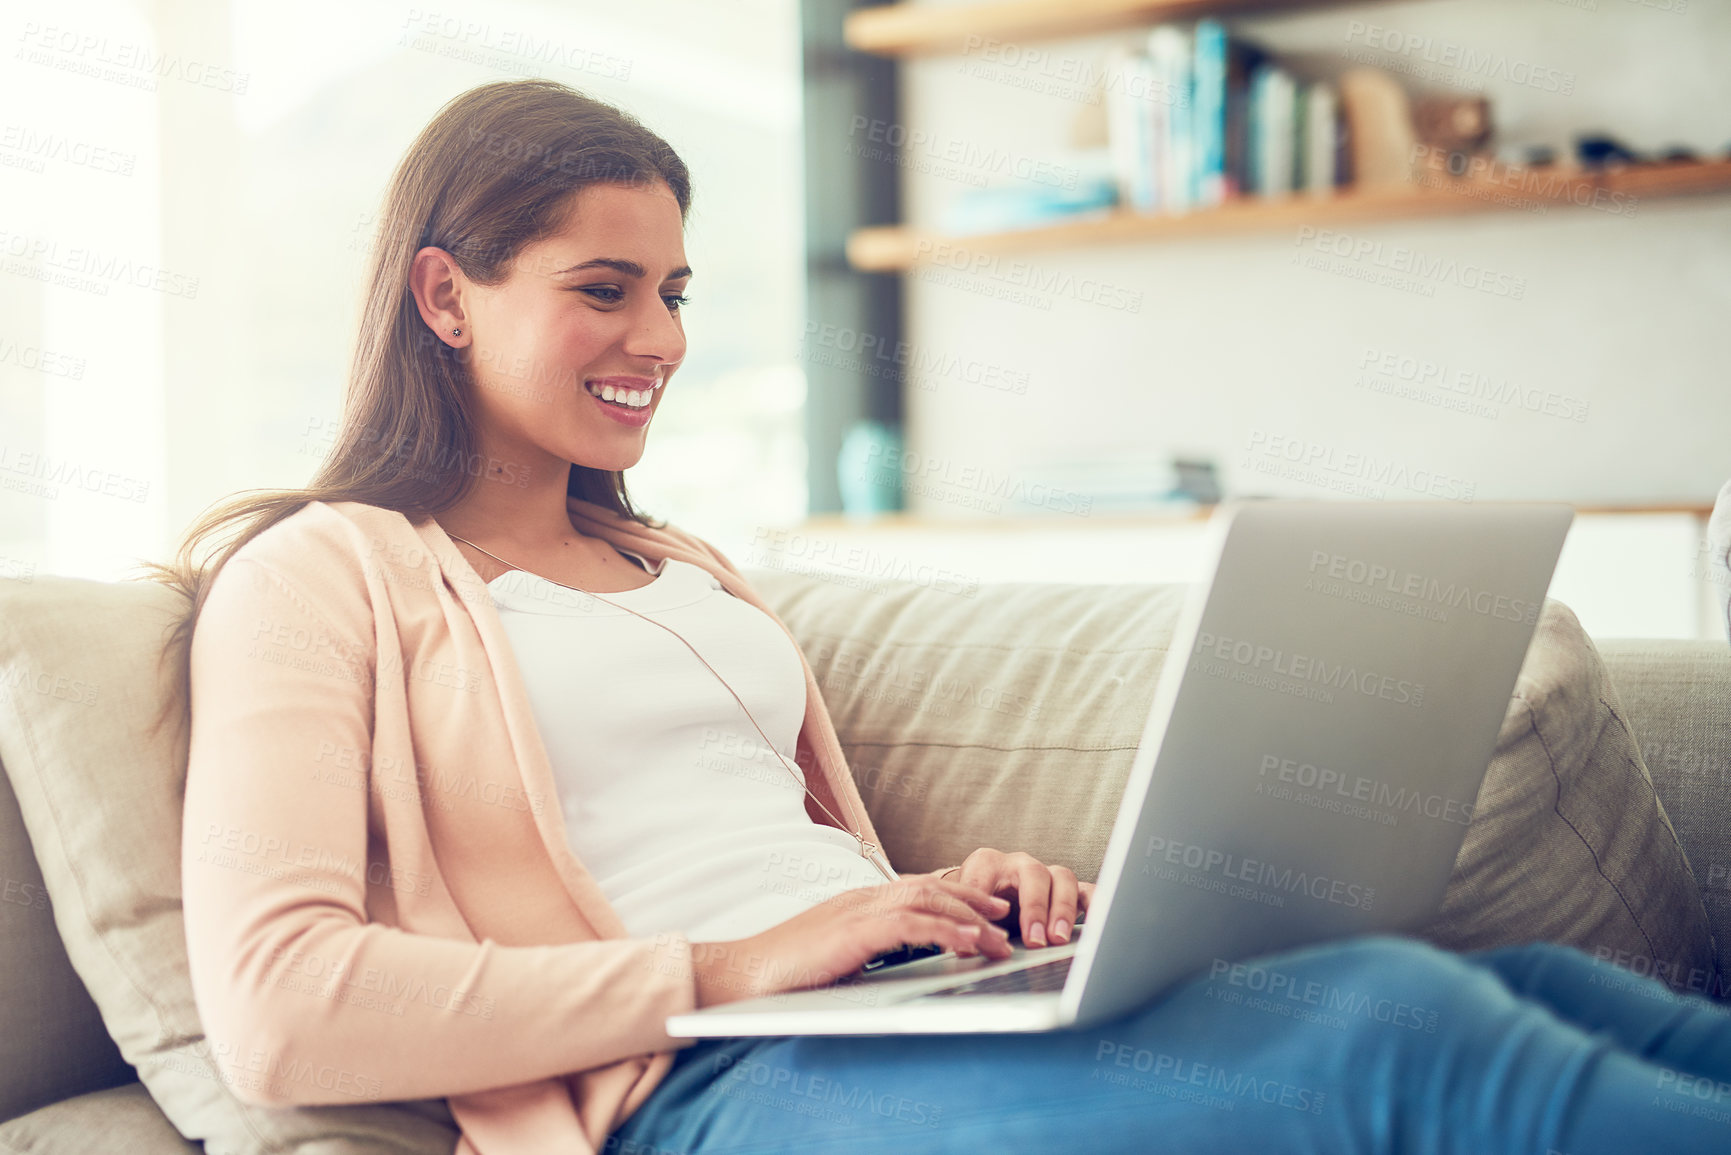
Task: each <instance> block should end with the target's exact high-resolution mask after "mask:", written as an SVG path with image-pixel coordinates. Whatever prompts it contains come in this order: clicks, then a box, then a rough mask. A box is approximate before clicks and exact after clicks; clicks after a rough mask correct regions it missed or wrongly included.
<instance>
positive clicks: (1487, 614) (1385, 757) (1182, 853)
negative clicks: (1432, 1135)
mask: <svg viewBox="0 0 1731 1155" xmlns="http://www.w3.org/2000/svg"><path fill="white" fill-rule="evenodd" d="M1573 516H1574V514H1573V511H1572V510H1571V509H1569V508H1568V507H1567V506H1562V505H1528V504H1520V505H1516V504H1506V505H1505V504H1495V505H1486V504H1478V505H1461V504H1455V503H1443V502H1437V503H1410V504H1408V503H1360V502H1332V501H1320V502H1300V501H1274V502H1266V503H1232V504H1229V505H1226V506H1223V507H1221V508H1220V509H1219V510H1218V511H1217V512H1216V514H1215V516H1214V519H1213V521H1212V522H1211V524H1210V527H1209V538H1208V541H1209V555H1208V556H1209V559H1210V561H1209V563H1208V564H1207V565H1206V566H1205V572H1204V576H1203V579H1202V581H1201V582H1200V583H1199V584H1198V585H1196V586H1195V587H1193V589H1192V591H1191V596H1190V598H1189V600H1188V601H1187V603H1186V606H1185V609H1184V611H1183V613H1182V614H1181V616H1180V619H1179V622H1178V624H1177V627H1176V630H1175V633H1174V635H1173V639H1172V646H1171V650H1170V651H1169V653H1168V655H1167V660H1166V664H1165V666H1164V667H1163V669H1162V673H1161V676H1160V680H1159V683H1158V685H1157V687H1156V690H1155V694H1154V701H1153V705H1152V707H1151V708H1150V711H1149V716H1148V723H1147V726H1146V728H1145V731H1144V734H1143V738H1142V742H1141V744H1140V746H1139V748H1138V750H1137V753H1136V758H1135V761H1134V762H1133V763H1132V766H1131V770H1130V774H1129V777H1128V779H1127V781H1126V785H1125V804H1124V805H1123V806H1121V807H1120V809H1119V813H1118V818H1117V821H1116V823H1115V824H1114V827H1113V830H1112V834H1111V838H1110V840H1109V841H1108V843H1107V849H1106V854H1105V858H1104V861H1103V863H1102V866H1101V872H1100V876H1099V879H1098V883H1097V887H1096V891H1095V895H1094V900H1093V903H1092V906H1091V908H1090V910H1089V913H1088V920H1087V921H1088V924H1089V928H1090V929H1089V932H1088V933H1087V934H1086V935H1084V936H1082V938H1081V941H1080V942H1079V944H1078V949H1077V952H1076V958H1075V962H1074V964H1073V966H1072V971H1071V975H1070V978H1069V981H1068V983H1067V984H1066V986H1065V989H1064V994H1063V1000H1062V1009H1061V1017H1063V1018H1066V1019H1072V1020H1073V1021H1075V1022H1077V1023H1079V1024H1087V1023H1093V1022H1098V1021H1102V1020H1105V1019H1109V1018H1113V1017H1116V1016H1117V1015H1120V1014H1123V1013H1126V1012H1128V1011H1130V1010H1133V1009H1135V1008H1137V1007H1139V1006H1142V1005H1144V1004H1145V1003H1146V1002H1147V1001H1148V1000H1149V999H1150V998H1152V997H1153V996H1154V995H1155V994H1157V993H1158V992H1159V991H1160V990H1161V989H1163V988H1164V987H1166V986H1167V985H1168V984H1170V983H1172V982H1174V981H1176V980H1177V979H1179V978H1182V977H1184V976H1186V975H1189V974H1192V973H1195V972H1197V971H1200V970H1204V969H1206V968H1208V967H1209V966H1210V965H1220V963H1221V962H1222V961H1224V960H1239V959H1243V958H1247V957H1250V956H1253V955H1258V954H1263V953H1267V952H1269V951H1275V950H1280V949H1283V948H1286V947H1290V946H1294V945H1297V944H1301V943H1305V942H1313V941H1319V940H1323V939H1329V938H1335V937H1341V936H1346V935H1352V934H1360V933H1366V932H1373V931H1390V930H1405V929H1412V928H1416V927H1418V926H1420V925H1422V924H1423V923H1424V922H1426V921H1427V920H1428V919H1429V918H1430V917H1431V916H1432V915H1433V914H1434V913H1435V911H1436V909H1437V908H1438V907H1439V906H1440V904H1441V901H1442V896H1443V892H1444V890H1445V888H1446V887H1447V884H1448V878H1449V875H1450V873H1451V872H1452V869H1453V865H1454V860H1455V856H1456V855H1457V854H1458V852H1459V850H1460V845H1461V841H1462V839H1463V838H1464V837H1465V835H1466V828H1467V824H1468V823H1469V822H1470V821H1471V818H1472V808H1473V803H1474V801H1475V799H1476V797H1477V794H1478V788H1479V784H1480V781H1481V780H1482V778H1483V776H1484V773H1485V770H1486V768H1487V767H1488V765H1489V762H1490V758H1491V755H1492V753H1493V751H1494V749H1495V746H1496V740H1497V735H1498V732H1499V730H1500V728H1501V724H1502V719H1503V715H1504V712H1505V711H1506V710H1507V708H1508V703H1509V696H1510V693H1511V691H1512V690H1513V688H1514V683H1515V679H1516V677H1517V676H1518V674H1519V672H1520V667H1521V662H1522V660H1523V659H1524V657H1525V655H1526V650H1527V645H1528V643H1529V641H1530V640H1531V638H1532V634H1533V629H1534V626H1535V625H1536V623H1537V621H1538V615H1539V611H1540V608H1541V606H1542V604H1543V601H1544V596H1545V591H1546V589H1547V588H1548V587H1549V584H1550V579H1551V574H1552V571H1553V569H1554V568H1555V566H1556V561H1557V557H1558V554H1559V553H1560V552H1561V549H1562V544H1563V538H1564V536H1565V535H1566V533H1567V531H1568V527H1569V524H1570V522H1571V521H1572V519H1573ZM1138 798H1140V803H1139V804H1138V802H1137V799H1138Z"/></svg>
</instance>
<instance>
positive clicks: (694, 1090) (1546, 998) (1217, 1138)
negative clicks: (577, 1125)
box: [603, 936, 1731, 1155]
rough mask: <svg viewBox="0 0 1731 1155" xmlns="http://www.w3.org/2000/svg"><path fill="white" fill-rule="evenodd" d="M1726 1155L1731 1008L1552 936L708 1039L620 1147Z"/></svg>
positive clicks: (1098, 1153)
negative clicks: (1101, 1009) (992, 1011)
mask: <svg viewBox="0 0 1731 1155" xmlns="http://www.w3.org/2000/svg"><path fill="white" fill-rule="evenodd" d="M1076 1150H1086V1151H1087V1152H1089V1153H1090V1155H1108V1153H1113V1152H1125V1153H1134V1155H1151V1153H1156V1152H1174V1153H1180V1155H1208V1153H1213V1152H1219V1153H1221V1155H1242V1153H1244V1152H1256V1153H1258V1155H1265V1153H1285V1152H1316V1153H1318V1155H1353V1153H1357V1152H1372V1151H1376V1152H1393V1151H1400V1152H1438V1153H1440V1152H1461V1153H1463V1155H1504V1153H1515V1152H1519V1153H1520V1155H1558V1153H1560V1155H1601V1153H1602V1155H1613V1153H1614V1155H1634V1153H1637V1152H1665V1153H1667V1155H1691V1153H1695V1152H1701V1153H1705V1152H1715V1153H1720V1155H1723V1153H1725V1152H1731V1010H1727V1009H1725V1008H1722V1007H1720V1006H1719V1005H1717V1004H1715V1003H1712V1002H1711V1001H1709V1000H1707V999H1705V998H1703V997H1701V996H1696V995H1688V996H1679V995H1675V994H1673V993H1671V991H1669V990H1668V989H1666V988H1665V987H1664V986H1663V985H1662V984H1660V983H1658V982H1656V981H1654V980H1652V979H1647V978H1641V977H1638V976H1635V975H1632V974H1630V973H1628V972H1627V971H1623V970H1619V969H1617V968H1616V967H1613V966H1611V965H1610V964H1609V963H1605V962H1600V961H1598V960H1595V959H1593V958H1591V957H1589V956H1587V955H1586V954H1583V953H1581V952H1580V951H1577V950H1574V949H1571V948H1568V947H1560V946H1553V945H1547V944H1534V945H1529V946H1520V947H1508V948H1503V949H1499V950H1491V951H1480V952H1475V953H1472V954H1464V955H1463V954H1453V953H1450V952H1448V951H1443V950H1439V949H1436V948H1434V947H1431V946H1428V945H1426V944H1423V943H1421V942H1419V941H1417V940H1415V939H1406V938H1396V937H1391V936H1374V937H1363V938H1357V939H1348V940H1344V941H1340V942H1334V943H1328V944H1325V945H1321V946H1313V947H1307V948H1305V949H1302V950H1295V951H1289V952H1286V953H1282V954H1276V955H1269V956H1266V957H1264V958H1261V959H1256V960H1252V961H1250V962H1248V963H1244V964H1240V965H1235V966H1228V965H1226V964H1224V963H1217V964H1216V965H1215V966H1214V967H1213V968H1211V969H1210V971H1209V972H1207V973H1204V974H1202V975H1199V976H1197V977H1195V978H1193V979H1191V980H1189V981H1187V982H1185V983H1183V984H1181V985H1179V986H1177V987H1174V988H1173V989H1172V990H1170V991H1168V992H1167V993H1165V994H1164V995H1162V996H1160V997H1159V998H1157V999H1156V1000H1155V1001H1153V1002H1151V1003H1149V1004H1148V1005H1147V1006H1146V1007H1143V1008H1142V1009H1141V1010H1138V1011H1135V1012H1133V1013H1131V1014H1128V1015H1125V1016H1123V1017H1122V1018H1119V1019H1116V1020H1113V1021H1111V1022H1107V1023H1102V1024H1099V1025H1097V1026H1093V1027H1086V1028H1072V1029H1068V1030H1063V1031H1053V1032H1047V1033H1042V1034H1020V1035H992V1034H975V1035H911V1036H897V1037H885V1036H864V1037H851V1036H850V1037H826V1036H811V1037H799V1038H795V1037H779V1036H778V1037H771V1038H756V1039H711V1040H706V1041H703V1042H699V1043H698V1044H697V1045H695V1046H693V1047H689V1048H686V1049H684V1050H682V1051H680V1052H679V1054H678V1057H677V1060H676V1062H675V1064H674V1066H673V1068H672V1069H671V1070H670V1071H669V1072H668V1074H667V1077H666V1078H665V1079H664V1080H663V1081H662V1082H661V1083H660V1084H659V1085H658V1086H657V1087H656V1089H655V1091H654V1093H653V1094H652V1095H651V1096H650V1097H649V1099H648V1100H647V1101H646V1102H644V1104H643V1105H642V1106H641V1107H640V1108H639V1109H638V1110H637V1111H636V1112H634V1113H633V1114H632V1115H631V1117H630V1118H628V1119H626V1121H625V1122H624V1123H623V1124H622V1125H621V1126H620V1127H618V1128H617V1129H616V1130H615V1131H614V1132H613V1134H612V1135H611V1136H610V1137H609V1139H608V1141H607V1144H606V1145H605V1146H604V1147H603V1152H604V1153H605V1155H666V1153H669V1152H676V1153H678V1155H703V1153H709V1152H728V1153H729V1155H746V1153H758V1152H764V1153H767V1152H784V1151H820V1152H826V1153H830V1152H841V1153H853V1152H858V1153H862V1155H864V1153H868V1152H869V1153H872V1155H879V1153H883V1152H890V1153H893V1155H924V1153H927V1152H968V1153H969V1155H973V1153H975V1152H1022V1151H1026V1152H1040V1153H1042V1155H1047V1153H1061V1152H1069V1151H1076Z"/></svg>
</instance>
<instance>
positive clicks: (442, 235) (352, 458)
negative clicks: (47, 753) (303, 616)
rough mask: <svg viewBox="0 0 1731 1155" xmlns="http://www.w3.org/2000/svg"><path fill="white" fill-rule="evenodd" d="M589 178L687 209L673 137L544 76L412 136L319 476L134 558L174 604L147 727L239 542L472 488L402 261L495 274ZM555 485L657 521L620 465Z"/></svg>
mask: <svg viewBox="0 0 1731 1155" xmlns="http://www.w3.org/2000/svg"><path fill="white" fill-rule="evenodd" d="M597 184H656V185H665V186H666V187H667V188H669V189H671V190H672V192H673V195H674V197H675V199H676V200H677V201H678V202H679V211H680V215H681V217H682V218H684V217H687V216H688V215H689V212H690V208H691V178H690V174H689V173H688V172H687V170H686V167H685V163H684V162H683V161H681V160H680V159H679V156H678V154H677V153H675V152H674V151H673V148H672V146H670V145H669V144H668V143H667V142H666V141H665V140H662V139H661V138H660V137H659V136H657V135H655V134H654V133H653V132H651V131H649V130H648V129H647V128H645V127H643V125H641V124H640V123H638V122H637V120H636V119H634V118H633V117H632V116H630V115H629V114H628V113H625V112H623V111H621V110H619V109H617V108H614V107H613V106H611V105H608V104H604V103H602V102H601V101H598V100H594V99H592V98H590V97H587V96H584V95H583V94H582V93H580V92H577V91H576V90H574V89H571V88H568V87H566V86H565V85H562V84H558V83H555V82H553V81H551V80H514V81H502V82H499V83H495V84H484V85H481V86H480V87H478V88H473V89H470V90H469V91H467V92H465V93H463V94H462V95H460V96H458V97H456V98H455V99H453V100H451V101H450V102H449V103H447V104H446V105H445V106H444V107H443V108H441V109H440V110H439V112H438V114H437V115H436V116H434V117H433V120H432V122H431V123H430V124H428V125H427V127H426V128H425V129H423V130H422V131H421V134H420V136H418V137H416V139H415V142H414V143H413V144H412V145H410V146H409V150H408V152H407V153H406V154H405V155H404V156H403V159H402V160H401V162H399V163H398V165H397V169H396V172H395V173H394V174H392V177H391V181H390V185H389V187H388V189H387V190H386V193H385V198H384V206H383V209H382V211H381V212H380V214H379V218H378V230H377V234H376V237H375V242H374V245H373V249H372V253H371V256H370V258H369V261H368V270H367V279H366V283H367V289H366V295H365V298H364V300H363V304H362V309H361V318H360V330H359V333H358V335H357V336H356V338H355V346H354V355H353V357H352V359H351V361H350V366H349V381H348V390H347V393H346V395H345V397H344V402H343V414H342V420H341V422H340V424H339V426H338V429H337V433H336V436H335V438H334V440H333V442H332V446H331V449H330V451H329V453H328V454H327V455H326V457H325V458H324V460H323V461H322V463H321V464H320V465H319V468H318V472H316V473H315V474H314V475H313V478H312V481H311V482H310V483H309V484H308V485H307V486H306V488H304V489H274V490H272V489H265V490H244V491H242V492H241V493H239V494H237V495H235V496H233V497H230V498H228V499H226V500H224V501H222V502H219V503H217V504H215V505H214V506H212V507H209V508H207V511H206V512H205V513H203V514H201V515H200V516H199V518H198V519H197V520H196V521H194V522H193V524H192V526H191V528H190V529H189V530H188V531H187V533H186V536H185V537H184V538H183V539H182V541H181V544H180V548H179V549H178V551H177V552H176V554H175V557H174V560H173V561H172V562H170V563H169V564H166V565H164V564H160V563H157V562H150V561H146V562H144V563H142V566H141V568H142V569H143V570H144V571H145V572H144V573H143V574H142V575H140V576H141V577H142V578H143V579H145V580H151V581H158V582H161V583H163V584H165V585H167V586H169V587H170V588H172V589H174V590H175V591H176V592H178V593H180V594H182V595H183V596H184V597H185V598H186V600H187V608H186V611H185V613H184V615H183V616H182V617H181V618H180V619H179V620H178V621H177V622H176V623H175V625H174V626H173V628H172V629H171V630H170V631H169V633H168V637H167V639H166V644H165V646H164V649H163V653H162V658H163V659H164V660H166V661H170V662H172V663H173V671H172V674H171V677H172V679H173V681H172V684H173V685H174V686H176V687H177V688H178V689H179V693H178V694H175V695H171V696H169V698H168V700H167V701H166V702H165V703H164V707H163V710H162V711H161V713H160V714H159V715H158V716H157V719H156V724H155V726H156V728H158V729H159V728H160V727H161V726H162V724H163V722H164V721H165V720H166V718H167V717H168V715H169V714H170V712H176V713H178V715H179V718H178V720H179V721H180V722H181V723H185V721H186V720H187V718H188V717H189V711H190V705H191V649H192V635H193V629H194V627H195V626H196V624H197V621H198V614H199V611H200V610H201V609H202V608H203V606H204V599H205V595H206V593H207V592H208V590H209V588H210V583H211V582H212V581H214V580H215V578H216V576H217V574H218V573H220V572H221V570H222V567H223V566H224V565H225V564H227V562H228V559H229V558H230V557H232V556H233V555H234V553H235V551H236V550H238V549H240V547H241V546H243V545H245V544H246V543H247V542H248V541H250V540H252V538H254V537H256V536H257V535H258V534H260V533H262V532H264V531H265V530H267V529H269V528H270V527H271V526H273V525H275V524H276V523H277V522H279V521H282V520H283V519H284V518H287V517H289V516H291V515H292V514H294V513H295V512H296V511H297V510H299V509H301V508H302V507H303V506H305V505H306V504H307V503H308V502H312V501H331V502H335V501H356V502H361V503H364V504H367V505H376V506H380V507H383V508H385V509H392V510H396V511H398V512H400V513H403V514H405V515H406V516H408V518H409V520H410V521H411V522H414V523H415V524H420V523H421V521H422V520H423V518H425V517H427V516H431V515H433V514H436V513H438V512H440V511H441V510H445V509H448V508H450V507H451V506H454V505H456V504H457V503H458V502H460V501H462V500H463V498H464V497H466V496H467V495H468V494H469V492H470V491H471V489H473V487H474V486H476V485H477V484H479V483H480V481H481V477H480V474H479V472H478V471H475V470H471V469H470V468H469V466H470V463H472V462H475V461H479V460H480V459H481V458H480V455H479V454H478V453H477V449H478V448H479V446H478V444H477V440H478V439H477V436H476V432H475V428H474V424H473V420H472V412H473V410H472V404H473V403H472V401H471V393H470V390H471V389H472V388H473V387H474V384H475V381H474V378H473V376H472V375H471V373H470V371H469V367H468V365H467V363H466V359H465V356H464V355H463V354H462V353H461V351H458V350H454V349H452V348H451V347H449V346H447V345H446V344H444V342H442V341H439V340H437V339H436V338H435V337H434V336H433V334H432V333H431V332H430V331H429V330H428V329H427V326H426V324H425V322H423V321H422V319H421V315H420V313H419V311H418V310H417V308H416V306H415V298H414V295H413V294H412V293H410V291H409V288H408V284H409V270H410V266H411V264H412V263H413V260H414V256H415V254H416V253H417V252H419V251H420V250H421V249H422V248H423V247H425V246H427V245H434V246H437V247H439V248H441V249H444V250H445V251H447V252H448V253H450V254H451V256H452V257H453V258H454V260H455V261H456V263H457V266H458V267H459V268H461V269H462V271H463V275H464V276H466V277H468V278H469V279H470V280H473V281H475V282H477V283H480V284H483V285H496V284H499V283H501V282H503V281H504V280H506V279H507V278H508V277H509V275H510V273H511V269H512V263H513V261H514V260H515V258H516V257H517V255H518V253H520V252H521V251H522V250H523V248H524V247H525V246H527V245H530V244H532V243H534V242H535V241H538V240H541V239H542V238H544V237H547V236H550V235H553V234H554V233H556V232H558V231H559V229H561V228H562V227H563V226H564V224H565V222H566V217H567V213H568V211H569V209H570V207H571V203H572V202H571V196H572V194H573V193H575V192H577V191H578V190H580V189H583V188H587V187H589V186H591V185H597ZM566 492H567V493H568V494H570V495H572V496H575V497H579V498H582V499H583V500H586V501H591V502H594V503H596V504H597V505H600V506H602V507H604V508H606V509H609V510H612V511H613V512H615V513H618V514H620V515H622V516H625V517H628V518H631V519H632V520H634V521H637V522H640V523H642V524H644V525H648V526H651V527H655V528H659V527H660V525H665V523H664V522H663V523H660V525H658V524H657V523H656V522H654V521H653V520H651V519H650V518H648V517H647V516H646V515H644V514H642V513H640V512H639V511H638V510H637V509H635V508H634V507H633V506H632V504H631V499H630V497H629V495H628V494H627V493H626V492H625V477H624V474H623V473H621V472H619V471H609V470H599V469H591V468H589V467H587V466H583V465H577V464H575V463H573V464H572V466H571V471H570V477H569V479H568V481H567V482H566ZM223 527H228V533H229V536H228V537H227V538H226V539H225V540H223V541H222V542H220V543H219V544H217V545H216V546H214V547H213V556H212V557H211V558H210V559H208V560H207V562H206V563H205V564H204V565H200V564H199V563H198V562H197V561H196V560H195V554H196V552H197V551H198V549H199V548H200V546H201V545H203V544H204V543H205V540H206V539H207V538H210V537H211V536H212V535H213V534H215V533H216V531H217V530H219V529H222V528H223ZM176 707H179V709H178V711H176Z"/></svg>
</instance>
